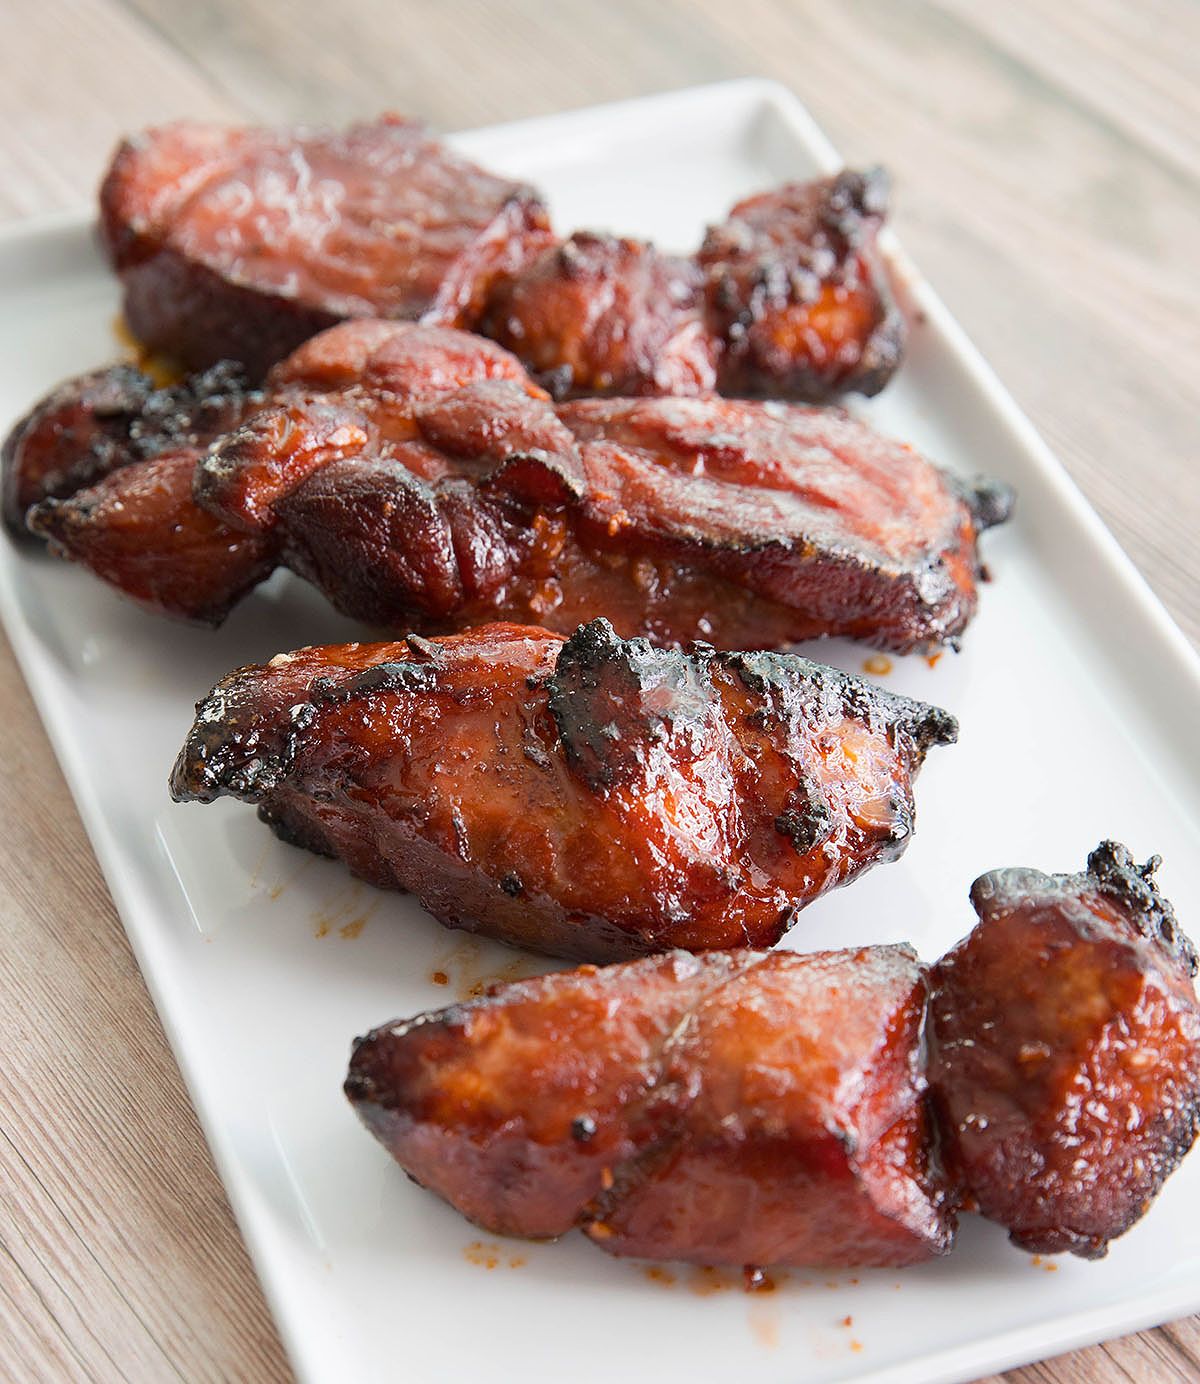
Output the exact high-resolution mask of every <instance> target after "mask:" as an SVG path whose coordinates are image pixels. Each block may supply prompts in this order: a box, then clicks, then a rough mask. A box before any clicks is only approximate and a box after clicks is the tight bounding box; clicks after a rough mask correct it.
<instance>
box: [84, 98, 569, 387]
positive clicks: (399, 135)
mask: <svg viewBox="0 0 1200 1384" xmlns="http://www.w3.org/2000/svg"><path fill="white" fill-rule="evenodd" d="M100 220H101V230H102V232H103V236H104V243H105V246H106V248H107V250H108V255H109V258H110V260H111V261H112V265H113V268H114V269H115V270H116V271H117V273H118V274H119V275H120V276H121V281H122V283H123V285H124V289H125V319H126V321H127V322H128V324H129V327H130V330H131V331H132V332H133V334H134V336H136V337H137V338H138V340H139V341H141V342H142V343H143V345H145V346H147V347H149V348H150V349H151V350H155V351H160V352H163V353H164V354H166V355H168V356H171V357H173V358H174V359H176V360H178V361H179V362H180V363H181V364H182V365H185V366H188V367H190V368H192V369H196V368H200V367H202V366H206V365H212V364H213V363H215V362H216V361H219V360H221V359H225V358H229V359H233V360H238V361H241V362H242V364H243V365H244V366H245V368H246V370H247V372H248V374H249V375H250V376H251V377H252V378H254V379H261V378H262V376H263V375H264V374H265V373H266V371H267V369H268V368H269V367H270V366H271V365H273V364H274V363H275V362H276V361H278V360H282V359H283V357H284V356H286V355H287V354H288V352H289V351H292V350H294V349H295V348H296V347H297V346H299V345H300V343H301V342H302V341H305V340H307V339H308V338H309V337H310V336H313V335H314V334H315V333H316V332H319V331H321V330H323V329H324V328H325V327H330V326H332V325H333V324H334V323H335V322H339V321H341V320H343V319H344V318H347V317H393V318H402V319H409V320H418V319H419V320H421V321H425V322H431V323H440V324H446V325H449V326H459V325H464V326H469V325H470V324H471V323H472V322H473V321H474V319H475V318H476V317H477V316H478V314H479V311H480V309H481V308H482V306H483V302H484V300H485V299H486V296H487V293H488V289H489V287H490V285H491V283H492V281H493V279H494V278H495V277H496V276H497V275H498V274H500V273H502V272H505V271H512V270H515V269H517V268H519V267H520V266H521V265H522V264H523V262H524V261H525V260H526V259H527V258H529V257H530V256H531V255H532V254H534V253H536V252H537V250H539V249H540V248H541V247H542V246H543V245H545V244H547V243H549V240H550V238H551V237H550V229H549V222H548V220H547V217H546V211H545V208H544V207H543V206H542V203H541V201H540V200H539V198H538V196H537V194H536V193H535V192H534V191H533V189H532V188H529V187H525V186H523V185H521V184H519V183H513V182H509V181H508V180H507V179H503V178H497V177H494V176H493V175H492V174H490V173H486V172H484V170H483V169H481V168H478V167H476V165H475V164H473V163H471V162H469V161H468V160H466V159H464V158H462V157H460V156H459V155H458V154H455V153H454V152H453V151H452V150H451V149H449V148H448V147H447V146H446V145H445V144H443V143H441V142H440V141H439V140H436V139H433V138H432V137H431V136H430V135H429V134H428V133H427V131H426V130H425V128H424V126H422V125H421V124H420V123H419V122H416V121H411V120H403V119H400V118H398V117H395V116H384V117H383V118H382V119H381V120H377V121H375V122H374V123H372V124H364V125H355V126H352V127H351V128H350V129H349V130H347V131H346V132H345V133H344V134H339V133H335V132H334V131H331V130H318V129H306V128H303V127H301V128H298V129H285V130H268V129H258V128H253V127H250V128H243V129H226V128H222V127H220V126H215V125H199V124H188V123H179V124H174V125H164V126H161V127H160V128H158V129H154V130H149V131H147V132H146V133H145V134H143V135H141V136H139V137H138V138H136V139H133V140H130V141H127V142H126V143H125V144H123V145H122V146H121V147H120V149H118V151H117V154H116V158H115V159H114V161H113V164H112V167H111V168H110V169H109V171H108V174H107V176H106V177H105V179H104V184H103V186H102V188H101V190H100Z"/></svg>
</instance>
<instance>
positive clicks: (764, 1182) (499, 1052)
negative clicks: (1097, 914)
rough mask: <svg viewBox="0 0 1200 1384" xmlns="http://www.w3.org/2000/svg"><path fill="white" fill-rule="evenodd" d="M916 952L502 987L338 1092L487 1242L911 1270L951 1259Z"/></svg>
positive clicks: (672, 960)
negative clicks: (934, 1150)
mask: <svg viewBox="0 0 1200 1384" xmlns="http://www.w3.org/2000/svg"><path fill="white" fill-rule="evenodd" d="M924 1012H925V977H924V975H923V972H922V968H921V966H920V964H919V963H918V961H917V959H916V957H915V955H914V954H913V952H911V951H910V950H909V949H908V948H907V947H867V948H863V949H862V950H859V951H848V952H817V953H814V954H813V955H810V956H798V955H797V954H796V953H794V952H761V951H739V952H710V953H707V954H706V955H704V956H699V957H694V956H688V955H687V954H685V953H681V952H673V953H671V954H669V955H667V956H662V957H654V958H652V959H650V960H645V961H635V962H631V963H628V964H626V965H623V966H612V967H605V968H604V969H602V970H596V969H594V968H592V967H583V968H582V969H580V970H578V971H568V972H565V973H563V974H560V975H550V976H544V977H543V978H541V979H540V980H533V981H526V982H523V983H520V984H516V985H510V986H506V987H504V988H503V989H501V990H498V991H496V992H494V993H493V994H492V995H490V996H489V997H487V998H485V999H483V1000H479V1001H476V1002H473V1003H468V1004H461V1005H455V1006H453V1007H451V1008H450V1009H445V1010H442V1011H441V1012H440V1013H438V1014H427V1015H422V1016H421V1017H420V1018H418V1019H416V1020H414V1021H413V1022H412V1023H398V1024H388V1025H385V1026H384V1027H383V1028H380V1029H377V1030H376V1031H375V1032H374V1033H372V1034H371V1035H369V1036H368V1037H367V1038H364V1039H363V1040H362V1041H361V1042H360V1043H359V1044H358V1045H357V1047H356V1049H355V1053H354V1059H353V1062H352V1064H351V1068H350V1076H349V1079H348V1080H347V1082H346V1093H347V1095H348V1096H349V1097H350V1099H351V1101H353V1103H354V1105H355V1106H356V1108H357V1110H358V1112H359V1114H360V1115H361V1117H362V1119H363V1120H364V1122H365V1123H366V1125H367V1127H368V1128H369V1129H370V1130H371V1132H372V1133H373V1134H374V1135H375V1136H376V1137H377V1138H378V1139H379V1140H380V1141H381V1142H382V1143H383V1144H385V1145H386V1147H387V1148H388V1149H389V1151H390V1152H391V1153H392V1154H393V1155H394V1156H395V1157H396V1158H397V1159H398V1160H399V1161H400V1163H401V1164H402V1165H403V1166H404V1168H405V1170H406V1171H407V1172H408V1173H409V1174H410V1176H412V1177H413V1178H415V1179H416V1180H417V1181H418V1182H420V1183H422V1184H423V1185H425V1186H426V1187H429V1188H431V1189H432V1190H433V1191H435V1192H437V1193H438V1194H439V1195H440V1196H442V1197H445V1198H446V1200H447V1201H449V1202H451V1203H452V1204H453V1205H454V1206H456V1207H457V1208H458V1209H459V1210H460V1211H462V1212H463V1213H464V1214H465V1215H467V1216H469V1217H470V1218H471V1219H472V1220H473V1221H475V1222H476V1223H477V1224H478V1225H481V1226H483V1227H484V1228H485V1229H486V1230H488V1231H489V1232H491V1233H493V1234H502V1235H523V1236H534V1237H538V1238H544V1237H548V1236H554V1235H562V1234H564V1233H565V1232H566V1231H568V1230H570V1229H571V1228H572V1227H573V1226H575V1225H581V1226H582V1227H583V1229H584V1230H585V1232H586V1233H587V1234H588V1235H590V1236H591V1238H592V1239H593V1240H594V1241H595V1242H596V1243H597V1244H598V1245H600V1246H601V1248H603V1249H606V1250H608V1251H609V1252H610V1253H612V1254H632V1255H638V1256H641V1257H647V1258H654V1259H688V1260H692V1261H694V1262H698V1263H702V1264H736V1265H738V1266H741V1265H743V1264H781V1265H782V1264H795V1265H802V1264H828V1265H830V1266H834V1265H842V1266H846V1267H852V1266H858V1265H864V1264H889V1265H899V1264H911V1263H914V1262H916V1261H918V1260H921V1259H927V1258H929V1257H931V1256H933V1255H937V1254H941V1253H944V1252H945V1251H946V1250H947V1249H948V1248H949V1246H950V1242H951V1239H952V1236H953V1230H954V1218H953V1213H952V1208H951V1207H950V1206H949V1205H948V1204H947V1199H946V1197H945V1195H944V1193H943V1192H941V1191H940V1190H939V1187H938V1182H937V1177H936V1170H935V1168H934V1167H933V1166H931V1162H930V1154H929V1142H930V1141H929V1135H928V1128H927V1115H926V1111H925V1106H924V1099H923V1096H924V1079H923V1077H922V1075H921V1060H920V1041H921V1023H922V1020H923V1017H924Z"/></svg>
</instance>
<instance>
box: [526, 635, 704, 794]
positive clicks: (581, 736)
mask: <svg viewBox="0 0 1200 1384" xmlns="http://www.w3.org/2000/svg"><path fill="white" fill-rule="evenodd" d="M710 663H711V660H710V658H709V656H707V655H703V654H702V655H696V654H692V655H688V654H683V653H679V652H678V651H676V650H666V649H656V648H653V647H652V646H651V644H650V643H649V641H648V640H645V639H621V638H620V637H619V636H618V635H617V633H616V631H615V630H614V629H613V627H612V625H610V624H609V622H608V621H607V620H593V621H591V622H590V623H589V624H586V625H581V626H580V627H579V629H577V630H576V631H575V633H574V634H573V635H572V636H571V637H570V639H568V640H567V642H566V643H565V644H564V645H563V646H562V650H561V652H560V653H559V656H558V661H557V663H556V665H555V669H554V673H553V675H552V676H551V677H550V678H549V679H548V680H547V682H546V692H547V698H548V705H549V708H550V713H551V715H552V716H553V717H554V720H555V724H556V725H557V727H558V733H559V737H560V739H561V741H562V744H563V749H564V750H565V752H566V756H567V761H568V763H569V764H570V765H571V767H572V768H573V769H575V770H577V771H578V772H579V773H580V774H581V775H582V777H583V779H584V781H585V782H586V783H587V784H588V785H589V787H591V788H593V789H599V788H608V787H611V786H612V785H613V784H614V783H617V782H620V781H622V780H628V779H630V778H631V777H632V776H633V775H634V774H635V773H636V772H637V770H638V768H639V767H640V766H641V764H642V763H643V762H644V760H645V757H646V754H647V751H648V749H649V748H650V747H651V746H653V745H658V744H663V743H666V742H668V741H669V742H670V743H671V745H672V749H673V752H674V753H676V754H678V753H680V752H683V753H686V752H687V751H688V750H691V751H693V752H697V751H698V750H699V748H700V745H701V743H702V741H703V738H704V734H705V731H706V729H707V728H708V727H709V726H710V725H711V724H712V720H713V717H714V715H715V714H716V713H717V711H718V708H719V704H718V701H717V697H716V694H715V693H714V691H713V687H712V682H711V678H710V676H709V668H710Z"/></svg>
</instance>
